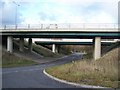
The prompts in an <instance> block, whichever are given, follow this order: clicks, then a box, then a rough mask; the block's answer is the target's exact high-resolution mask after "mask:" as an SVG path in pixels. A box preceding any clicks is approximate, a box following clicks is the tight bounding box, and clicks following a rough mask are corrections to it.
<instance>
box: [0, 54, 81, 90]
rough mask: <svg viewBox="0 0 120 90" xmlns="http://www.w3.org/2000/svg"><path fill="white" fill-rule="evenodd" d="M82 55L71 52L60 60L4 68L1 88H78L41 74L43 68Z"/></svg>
mask: <svg viewBox="0 0 120 90" xmlns="http://www.w3.org/2000/svg"><path fill="white" fill-rule="evenodd" d="M81 58H82V55H80V54H72V55H70V56H66V57H64V58H61V59H60V60H57V61H54V62H50V63H46V64H40V65H35V66H26V67H16V68H4V69H3V70H2V88H80V87H76V86H72V85H68V84H64V83H60V82H58V81H55V80H53V79H51V78H49V77H47V76H46V75H44V74H43V70H44V69H45V68H48V67H51V66H56V65H60V64H65V63H69V62H72V61H73V60H80V59H81Z"/></svg>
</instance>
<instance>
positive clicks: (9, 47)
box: [7, 36, 13, 53]
mask: <svg viewBox="0 0 120 90" xmlns="http://www.w3.org/2000/svg"><path fill="white" fill-rule="evenodd" d="M7 51H8V52H10V53H12V52H13V37H12V36H8V37H7Z"/></svg>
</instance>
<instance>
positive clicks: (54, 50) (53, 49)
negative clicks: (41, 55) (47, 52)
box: [52, 44, 56, 53]
mask: <svg viewBox="0 0 120 90" xmlns="http://www.w3.org/2000/svg"><path fill="white" fill-rule="evenodd" d="M52 52H53V53H55V52H56V49H55V44H53V45H52Z"/></svg>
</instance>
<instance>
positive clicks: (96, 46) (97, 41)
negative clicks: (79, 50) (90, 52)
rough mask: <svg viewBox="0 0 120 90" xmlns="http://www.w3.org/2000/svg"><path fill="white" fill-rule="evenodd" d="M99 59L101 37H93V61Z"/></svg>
mask: <svg viewBox="0 0 120 90" xmlns="http://www.w3.org/2000/svg"><path fill="white" fill-rule="evenodd" d="M100 57H101V37H95V43H94V59H95V60H96V59H99V58H100Z"/></svg>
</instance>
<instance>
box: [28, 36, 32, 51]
mask: <svg viewBox="0 0 120 90" xmlns="http://www.w3.org/2000/svg"><path fill="white" fill-rule="evenodd" d="M28 49H29V51H30V52H31V51H32V38H29V40H28Z"/></svg>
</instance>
